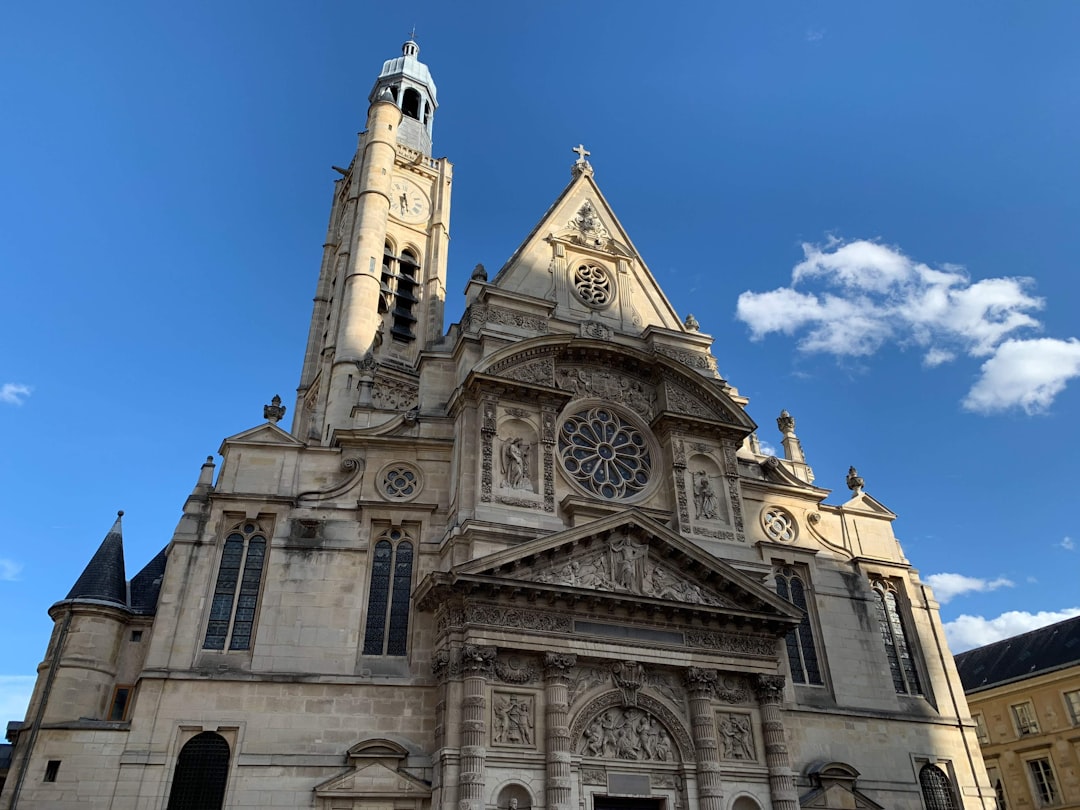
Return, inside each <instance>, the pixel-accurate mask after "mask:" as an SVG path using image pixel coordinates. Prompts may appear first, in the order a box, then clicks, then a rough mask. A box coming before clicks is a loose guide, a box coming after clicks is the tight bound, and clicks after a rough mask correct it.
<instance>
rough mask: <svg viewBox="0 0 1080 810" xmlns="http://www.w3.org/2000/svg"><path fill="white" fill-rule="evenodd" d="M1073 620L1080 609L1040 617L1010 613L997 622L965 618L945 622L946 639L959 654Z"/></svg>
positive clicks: (1053, 612) (977, 617)
mask: <svg viewBox="0 0 1080 810" xmlns="http://www.w3.org/2000/svg"><path fill="white" fill-rule="evenodd" d="M1073 616H1080V607H1072V608H1064V609H1062V610H1056V611H1055V610H1043V611H1039V612H1038V613H1028V612H1027V611H1024V610H1010V611H1008V612H1006V613H1002V614H1001V615H1000V616H997V617H996V618H993V619H986V618H983V617H982V616H968V615H963V616H959V617H958V618H957V619H956V620H955V621H951V622H945V638H946V639H948V641H949V649H950V650H952V651H953V652H954V653H958V652H963V651H964V650H970V649H971V648H972V647H981V646H983V645H984V644H991V643H993V642H995V641H1001V639H1003V638H1010V637H1012V636H1017V635H1020V634H1021V633H1026V632H1027V631H1028V630H1035V629H1038V628H1039V627H1046V625H1048V624H1053V623H1054V622H1060V621H1064V620H1065V619H1071V618H1072V617H1073Z"/></svg>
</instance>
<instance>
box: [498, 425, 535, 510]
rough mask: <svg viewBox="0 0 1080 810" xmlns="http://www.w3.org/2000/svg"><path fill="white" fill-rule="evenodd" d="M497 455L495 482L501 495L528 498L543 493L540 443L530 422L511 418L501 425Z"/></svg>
mask: <svg viewBox="0 0 1080 810" xmlns="http://www.w3.org/2000/svg"><path fill="white" fill-rule="evenodd" d="M495 451H496V454H497V456H496V461H495V466H496V470H495V481H496V489H497V490H498V491H499V492H500V493H503V494H515V495H525V496H528V495H535V494H538V493H539V492H540V478H539V467H540V466H541V465H540V459H539V453H540V443H539V437H538V435H537V432H536V428H535V427H534V426H533V425H532V424H531V423H530V422H529V421H527V420H526V419H524V418H520V417H511V418H509V419H503V420H502V421H501V422H499V427H498V432H497V434H496V448H495Z"/></svg>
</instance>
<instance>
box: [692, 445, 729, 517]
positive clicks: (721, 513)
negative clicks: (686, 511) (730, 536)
mask: <svg viewBox="0 0 1080 810" xmlns="http://www.w3.org/2000/svg"><path fill="white" fill-rule="evenodd" d="M685 475H686V488H687V491H688V492H689V493H690V504H691V511H692V514H693V516H694V520H695V521H709V522H718V523H724V524H727V523H729V522H730V518H729V517H728V515H729V510H728V501H727V493H726V492H725V491H724V490H725V479H724V472H723V470H722V469H721V468H720V465H719V464H718V463H717V462H716V459H714V458H713V457H712V456H710V455H706V454H705V453H693V454H691V455H690V456H689V458H688V459H687V462H686V473H685Z"/></svg>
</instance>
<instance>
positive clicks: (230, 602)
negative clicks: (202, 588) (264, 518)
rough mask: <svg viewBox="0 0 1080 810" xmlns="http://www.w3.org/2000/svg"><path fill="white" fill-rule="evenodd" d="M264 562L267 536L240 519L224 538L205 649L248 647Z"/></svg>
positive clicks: (207, 627)
mask: <svg viewBox="0 0 1080 810" xmlns="http://www.w3.org/2000/svg"><path fill="white" fill-rule="evenodd" d="M265 562H266V538H265V537H264V536H263V532H262V530H261V529H260V528H259V527H258V526H257V525H256V524H255V523H250V522H248V523H242V524H240V525H239V526H237V527H236V528H235V529H234V530H233V531H232V532H231V533H230V534H229V536H228V537H226V538H225V546H224V548H223V549H222V551H221V566H220V567H219V568H218V577H217V584H216V586H215V587H214V599H213V601H212V602H211V603H210V621H209V622H208V623H207V625H206V639H205V640H204V641H203V649H204V650H224V649H225V644H226V641H227V642H228V648H229V649H230V650H250V649H251V633H252V630H253V628H254V626H255V613H256V608H257V607H258V603H259V589H260V587H261V586H262V572H263V565H264V563H265Z"/></svg>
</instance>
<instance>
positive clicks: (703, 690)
mask: <svg viewBox="0 0 1080 810" xmlns="http://www.w3.org/2000/svg"><path fill="white" fill-rule="evenodd" d="M683 679H684V681H685V682H686V689H687V691H689V692H690V694H691V695H692V696H693V697H711V696H712V695H713V694H714V693H715V692H716V670H715V669H701V668H699V667H690V668H689V669H688V670H686V674H685V675H684V676H683Z"/></svg>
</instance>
